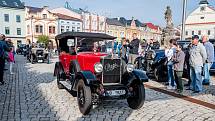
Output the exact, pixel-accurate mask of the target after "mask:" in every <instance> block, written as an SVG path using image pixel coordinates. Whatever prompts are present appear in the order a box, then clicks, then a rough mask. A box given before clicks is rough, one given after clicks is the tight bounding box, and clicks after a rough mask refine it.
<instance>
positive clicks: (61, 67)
mask: <svg viewBox="0 0 215 121" xmlns="http://www.w3.org/2000/svg"><path fill="white" fill-rule="evenodd" d="M59 69H62V71H63V66H62V64H61V63H60V62H56V63H55V68H54V76H57V73H58V71H59Z"/></svg>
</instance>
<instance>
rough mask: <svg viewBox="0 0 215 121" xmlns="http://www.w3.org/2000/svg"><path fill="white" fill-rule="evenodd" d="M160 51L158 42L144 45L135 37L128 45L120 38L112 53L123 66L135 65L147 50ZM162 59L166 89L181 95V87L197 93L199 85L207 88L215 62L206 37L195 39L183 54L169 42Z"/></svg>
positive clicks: (177, 46) (177, 45) (195, 36)
mask: <svg viewBox="0 0 215 121" xmlns="http://www.w3.org/2000/svg"><path fill="white" fill-rule="evenodd" d="M200 40H202V41H200ZM159 48H160V44H159V43H158V42H157V41H154V40H152V39H151V40H148V41H145V43H143V42H141V41H140V40H139V39H138V38H137V35H136V34H134V35H133V40H132V41H131V42H129V40H127V39H125V38H123V39H122V41H121V44H114V51H115V52H116V51H117V52H118V55H119V56H120V57H121V58H122V59H124V60H125V61H126V63H134V60H135V59H136V58H137V57H138V56H144V53H145V52H147V50H150V49H159ZM165 56H166V58H167V63H166V66H167V73H168V86H167V89H171V90H172V89H173V90H177V91H178V92H179V93H182V92H183V90H184V86H188V88H187V89H188V90H193V91H194V93H199V92H202V91H203V86H202V85H210V83H211V81H210V80H211V79H210V72H209V70H210V68H211V66H212V64H213V62H214V45H213V44H212V43H211V42H209V39H208V37H207V36H203V37H202V38H200V37H199V36H198V35H194V36H193V37H192V41H191V43H190V44H189V46H188V47H187V50H186V51H184V50H183V47H182V46H181V45H179V44H178V43H177V40H175V39H171V40H170V41H169V46H168V47H165ZM185 65H186V68H187V75H188V79H189V81H188V83H187V84H183V81H182V75H183V73H184V66H185Z"/></svg>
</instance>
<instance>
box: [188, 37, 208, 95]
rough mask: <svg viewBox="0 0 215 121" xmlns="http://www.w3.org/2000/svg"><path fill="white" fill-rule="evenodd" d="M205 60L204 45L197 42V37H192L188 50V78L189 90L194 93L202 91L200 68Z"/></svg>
mask: <svg viewBox="0 0 215 121" xmlns="http://www.w3.org/2000/svg"><path fill="white" fill-rule="evenodd" d="M206 59H207V53H206V49H205V47H204V45H203V44H202V43H200V42H199V36H198V35H194V36H193V37H192V47H191V49H190V60H189V62H190V77H191V89H192V90H193V91H194V93H199V92H201V91H202V68H203V65H204V63H205V61H206Z"/></svg>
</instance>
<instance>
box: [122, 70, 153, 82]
mask: <svg viewBox="0 0 215 121" xmlns="http://www.w3.org/2000/svg"><path fill="white" fill-rule="evenodd" d="M124 76H128V77H126V78H127V83H126V85H131V84H133V83H138V84H141V83H143V82H148V81H149V78H148V76H147V75H146V72H145V71H142V70H139V69H134V70H133V71H132V72H130V73H128V74H126V75H124Z"/></svg>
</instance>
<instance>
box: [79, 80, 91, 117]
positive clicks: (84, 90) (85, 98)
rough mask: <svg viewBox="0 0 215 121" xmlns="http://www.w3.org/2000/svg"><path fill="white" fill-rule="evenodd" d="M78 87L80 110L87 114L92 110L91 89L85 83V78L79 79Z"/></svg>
mask: <svg viewBox="0 0 215 121" xmlns="http://www.w3.org/2000/svg"><path fill="white" fill-rule="evenodd" d="M77 87H78V90H77V100H78V106H79V110H80V112H81V113H82V114H84V115H86V114H88V113H89V112H90V109H91V108H92V95H91V89H90V87H88V86H86V85H85V84H84V81H83V80H79V82H78V85H77Z"/></svg>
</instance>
